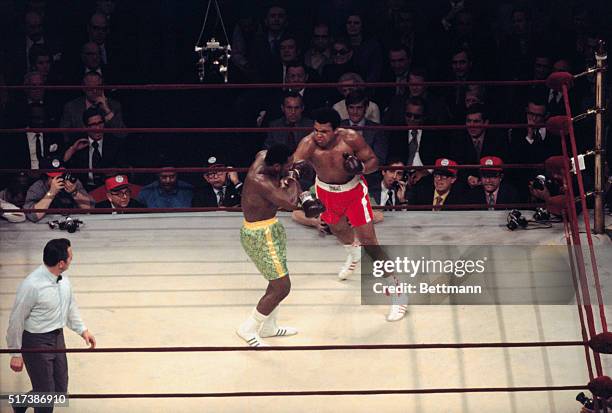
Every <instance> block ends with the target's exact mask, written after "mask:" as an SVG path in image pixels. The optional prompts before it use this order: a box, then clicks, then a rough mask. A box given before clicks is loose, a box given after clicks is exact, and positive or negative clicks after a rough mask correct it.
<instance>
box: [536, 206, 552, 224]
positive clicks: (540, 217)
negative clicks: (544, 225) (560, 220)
mask: <svg viewBox="0 0 612 413" xmlns="http://www.w3.org/2000/svg"><path fill="white" fill-rule="evenodd" d="M533 220H534V221H549V220H550V212H548V211H547V210H546V209H545V208H537V209H536V210H535V213H534V214H533Z"/></svg>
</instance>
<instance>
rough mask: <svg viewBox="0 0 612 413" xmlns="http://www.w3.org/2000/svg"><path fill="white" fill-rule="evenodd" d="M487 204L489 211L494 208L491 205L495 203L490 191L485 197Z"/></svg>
mask: <svg viewBox="0 0 612 413" xmlns="http://www.w3.org/2000/svg"><path fill="white" fill-rule="evenodd" d="M487 205H488V206H489V211H493V210H495V208H493V206H494V205H495V196H494V195H493V193H492V192H491V193H489V195H488V197H487Z"/></svg>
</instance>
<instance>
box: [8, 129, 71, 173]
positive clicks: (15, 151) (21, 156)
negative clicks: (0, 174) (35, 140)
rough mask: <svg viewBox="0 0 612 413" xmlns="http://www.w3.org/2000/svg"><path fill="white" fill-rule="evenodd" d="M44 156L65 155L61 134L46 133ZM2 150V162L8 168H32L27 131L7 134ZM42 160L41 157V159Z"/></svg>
mask: <svg viewBox="0 0 612 413" xmlns="http://www.w3.org/2000/svg"><path fill="white" fill-rule="evenodd" d="M42 137H43V156H44V157H46V158H57V159H60V160H61V159H62V157H63V156H64V144H63V143H64V139H63V137H62V136H61V135H59V134H54V133H44V134H42ZM4 142H5V143H4V145H5V146H4V148H3V150H2V158H3V160H2V164H3V165H6V167H7V168H16V169H17V168H18V169H30V167H31V159H30V147H29V145H28V137H27V135H26V134H25V133H23V134H18V135H17V134H16V135H10V136H7V137H6V139H5V141H4ZM39 162H40V159H39Z"/></svg>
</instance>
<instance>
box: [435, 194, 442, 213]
mask: <svg viewBox="0 0 612 413" xmlns="http://www.w3.org/2000/svg"><path fill="white" fill-rule="evenodd" d="M443 200H444V199H443V198H442V197H441V196H440V195H438V196H436V203H435V204H434V208H433V209H434V211H439V210H440V209H442V201H443Z"/></svg>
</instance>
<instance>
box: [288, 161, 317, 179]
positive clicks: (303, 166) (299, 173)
mask: <svg viewBox="0 0 612 413" xmlns="http://www.w3.org/2000/svg"><path fill="white" fill-rule="evenodd" d="M287 176H288V177H289V178H292V179H295V180H296V181H299V180H305V181H312V180H313V179H314V169H313V167H312V165H310V163H308V162H306V161H298V162H296V163H294V164H293V166H291V169H290V170H289V172H287Z"/></svg>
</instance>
